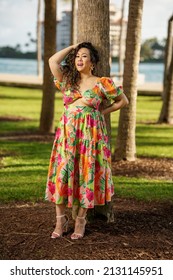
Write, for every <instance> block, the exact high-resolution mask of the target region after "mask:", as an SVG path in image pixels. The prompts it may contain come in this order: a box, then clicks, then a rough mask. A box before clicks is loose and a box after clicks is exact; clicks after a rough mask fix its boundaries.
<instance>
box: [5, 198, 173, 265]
mask: <svg viewBox="0 0 173 280" xmlns="http://www.w3.org/2000/svg"><path fill="white" fill-rule="evenodd" d="M114 212H115V222H114V223H110V224H107V223H106V222H105V221H103V220H97V221H96V222H94V223H88V224H87V226H86V232H85V236H84V238H83V239H81V240H74V241H72V240H71V239H70V235H71V233H72V232H73V221H72V219H70V225H69V231H68V232H67V234H66V235H64V237H62V238H59V239H51V238H50V234H51V232H52V231H53V229H54V225H55V212H54V205H52V204H50V203H38V204H34V205H32V204H18V205H1V207H0V256H1V259H6V260H11V259H13V260H19V259H21V260H23V259H28V260H39V259H45V260H46V259H52V260H54V259H56V260H77V259H82V260H86V259H87V260H103V259H105V260H114V259H119V260H125V259H133V260H143V259H145V260H153V259H154V260H167V259H173V215H172V213H173V204H171V203H144V202H139V201H135V200H133V199H120V198H116V197H115V198H114ZM67 213H68V214H69V216H70V215H71V213H70V211H69V210H68V211H67Z"/></svg>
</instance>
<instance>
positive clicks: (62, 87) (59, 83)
mask: <svg viewBox="0 0 173 280" xmlns="http://www.w3.org/2000/svg"><path fill="white" fill-rule="evenodd" d="M54 84H55V86H56V87H57V89H58V90H59V91H63V90H64V86H65V85H64V82H60V81H58V80H57V79H56V78H54Z"/></svg>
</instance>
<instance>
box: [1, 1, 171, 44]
mask: <svg viewBox="0 0 173 280" xmlns="http://www.w3.org/2000/svg"><path fill="white" fill-rule="evenodd" d="M136 1H137V0H136ZM43 2H44V1H43ZM111 2H112V3H114V4H116V5H117V7H119V8H121V2H122V0H111ZM128 2H129V1H128V0H126V15H127V10H128ZM66 7H67V6H66V5H65V4H64V2H63V0H58V10H59V13H58V14H59V15H60V12H61V11H62V10H64V9H65V8H66ZM36 14H37V0H17V1H14V0H0V46H4V45H11V46H15V45H16V44H18V43H19V44H21V45H22V46H24V45H25V43H27V42H28V41H29V38H28V35H27V33H28V32H31V34H32V37H35V34H36ZM172 14H173V0H144V11H143V27H142V40H145V39H147V38H151V37H157V38H158V39H160V40H161V39H163V38H165V37H166V36H167V21H168V19H169V18H170V16H171V15H172Z"/></svg>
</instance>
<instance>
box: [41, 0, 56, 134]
mask: <svg viewBox="0 0 173 280" xmlns="http://www.w3.org/2000/svg"><path fill="white" fill-rule="evenodd" d="M55 52H56V0H45V18H44V74H43V98H42V109H41V117H40V132H42V133H51V132H54V126H53V122H54V99H55V86H54V84H53V82H52V75H51V72H50V69H49V65H48V59H49V57H50V56H51V55H52V54H53V53H55Z"/></svg>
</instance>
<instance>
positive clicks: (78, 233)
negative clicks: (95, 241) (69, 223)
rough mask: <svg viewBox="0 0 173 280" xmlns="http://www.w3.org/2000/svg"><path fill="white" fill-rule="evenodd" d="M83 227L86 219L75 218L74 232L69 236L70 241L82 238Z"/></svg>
mask: <svg viewBox="0 0 173 280" xmlns="http://www.w3.org/2000/svg"><path fill="white" fill-rule="evenodd" d="M85 225H86V219H85V217H78V216H77V217H76V221H75V230H74V232H73V234H72V235H71V239H73V240H74V239H80V238H82V237H84V233H85Z"/></svg>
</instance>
